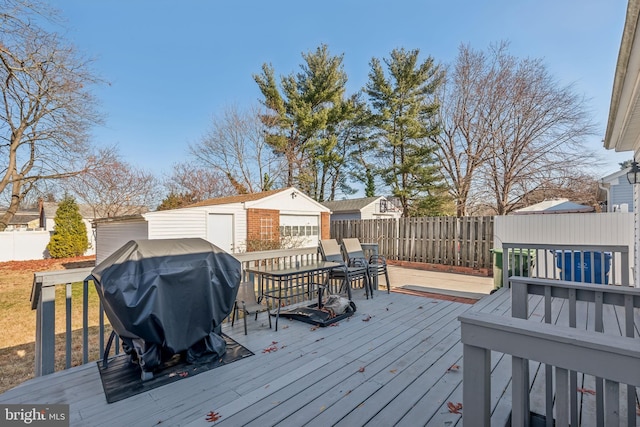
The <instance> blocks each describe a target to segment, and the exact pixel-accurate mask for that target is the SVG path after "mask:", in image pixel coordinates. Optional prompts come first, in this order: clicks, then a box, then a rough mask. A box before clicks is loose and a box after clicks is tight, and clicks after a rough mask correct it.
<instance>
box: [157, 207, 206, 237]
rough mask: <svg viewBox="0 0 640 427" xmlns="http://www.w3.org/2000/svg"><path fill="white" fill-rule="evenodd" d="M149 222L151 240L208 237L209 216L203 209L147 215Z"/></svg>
mask: <svg viewBox="0 0 640 427" xmlns="http://www.w3.org/2000/svg"><path fill="white" fill-rule="evenodd" d="M145 218H146V219H147V221H148V222H149V239H181V238H188V237H200V238H202V239H205V238H206V237H207V216H206V211H205V210H204V209H202V208H192V209H176V210H169V211H159V212H154V215H149V214H145Z"/></svg>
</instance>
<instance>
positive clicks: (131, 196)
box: [69, 149, 158, 218]
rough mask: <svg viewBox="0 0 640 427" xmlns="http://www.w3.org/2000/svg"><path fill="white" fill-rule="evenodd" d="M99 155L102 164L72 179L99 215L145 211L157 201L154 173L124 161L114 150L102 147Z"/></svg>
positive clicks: (85, 201)
mask: <svg viewBox="0 0 640 427" xmlns="http://www.w3.org/2000/svg"><path fill="white" fill-rule="evenodd" d="M99 156H100V160H99V163H100V164H101V165H102V167H100V168H95V169H91V170H89V171H87V172H85V173H83V174H79V175H77V176H76V177H73V178H71V179H70V180H69V184H70V188H71V189H72V191H73V192H74V193H75V194H76V195H77V197H78V199H79V200H81V201H82V202H83V203H85V204H87V205H89V206H91V208H92V209H93V213H94V216H95V217H96V218H104V217H114V216H123V215H133V214H138V213H144V212H147V211H148V210H149V208H150V207H151V206H154V205H155V204H157V200H158V180H157V179H156V178H155V176H153V174H151V173H149V172H146V171H144V170H142V169H139V168H136V167H135V166H133V165H130V164H128V163H126V162H124V161H122V160H121V159H120V158H119V156H118V155H117V154H116V153H114V152H113V151H112V150H108V149H105V150H102V151H101V152H100V154H99Z"/></svg>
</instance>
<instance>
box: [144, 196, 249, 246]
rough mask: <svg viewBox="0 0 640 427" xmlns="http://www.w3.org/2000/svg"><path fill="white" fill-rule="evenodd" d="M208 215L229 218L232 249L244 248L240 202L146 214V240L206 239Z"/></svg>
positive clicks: (245, 227)
mask: <svg viewBox="0 0 640 427" xmlns="http://www.w3.org/2000/svg"><path fill="white" fill-rule="evenodd" d="M211 213H213V214H216V213H217V214H232V215H233V221H234V223H233V225H234V241H233V247H234V248H238V249H242V248H244V247H245V245H246V240H247V224H246V218H247V215H246V212H245V210H244V208H243V206H242V204H241V203H233V204H229V205H217V206H199V207H194V208H184V209H174V210H169V211H158V212H150V213H147V214H145V218H146V219H147V220H148V221H149V239H180V238H188V237H199V238H201V239H205V240H207V237H208V231H207V216H208V215H209V214H211Z"/></svg>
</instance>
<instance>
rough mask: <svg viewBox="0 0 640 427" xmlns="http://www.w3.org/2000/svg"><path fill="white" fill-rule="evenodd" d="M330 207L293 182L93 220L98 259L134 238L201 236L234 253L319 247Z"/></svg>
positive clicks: (324, 233) (326, 230)
mask: <svg viewBox="0 0 640 427" xmlns="http://www.w3.org/2000/svg"><path fill="white" fill-rule="evenodd" d="M329 214H330V210H329V209H328V208H327V207H325V206H323V205H321V204H320V203H318V202H316V201H315V200H313V199H312V198H310V197H308V196H307V195H305V194H304V193H302V192H301V191H300V190H298V189H296V188H294V187H289V188H285V189H280V190H273V191H265V192H262V193H254V194H242V195H237V196H229V197H222V198H216V199H209V200H205V201H202V202H199V203H196V204H193V205H191V206H188V207H186V208H181V209H171V210H165V211H156V212H148V213H145V214H142V215H137V216H134V217H126V218H106V219H99V220H96V221H94V229H95V233H96V262H98V263H99V262H100V261H101V260H103V259H105V258H106V257H107V256H109V255H110V254H111V253H112V252H113V251H115V250H116V249H118V248H119V247H121V246H122V245H124V244H125V243H127V242H128V241H129V240H132V239H143V238H148V239H172V238H185V237H200V238H203V239H206V240H208V241H210V242H211V243H213V244H214V245H216V246H218V247H219V248H221V249H224V250H225V251H228V252H229V253H241V252H249V251H255V250H265V249H276V248H281V247H284V248H291V247H315V246H317V245H318V240H319V239H320V238H329Z"/></svg>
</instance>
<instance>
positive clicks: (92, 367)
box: [0, 289, 638, 427]
mask: <svg viewBox="0 0 640 427" xmlns="http://www.w3.org/2000/svg"><path fill="white" fill-rule="evenodd" d="M356 294H360V292H356ZM355 299H356V304H357V307H358V310H357V312H356V313H355V314H354V315H353V316H352V317H350V318H348V319H345V320H343V321H341V322H339V323H338V324H337V326H334V327H325V328H314V327H312V326H311V325H309V324H306V323H303V322H299V321H292V320H288V319H284V318H282V319H280V328H279V329H280V330H279V331H278V332H275V331H274V330H273V329H269V327H268V322H267V320H266V316H265V315H264V314H261V315H260V316H259V318H258V321H257V322H256V321H254V319H253V318H250V319H248V322H247V323H248V328H249V333H248V335H244V333H243V325H242V322H237V323H236V324H235V325H234V326H233V327H231V325H230V324H228V323H225V324H224V325H223V332H224V333H225V334H227V335H229V336H231V337H232V338H233V339H235V340H236V341H238V342H239V343H240V344H242V345H244V346H245V347H247V348H248V349H249V350H251V351H252V352H254V356H251V357H248V358H246V359H243V360H239V361H236V362H233V363H231V364H229V365H224V366H221V367H218V368H215V369H213V370H211V371H208V372H204V373H201V374H199V375H197V376H194V377H191V378H185V379H182V380H180V381H177V382H175V383H171V384H168V385H165V386H162V387H159V388H156V389H153V390H150V391H147V392H144V393H141V394H139V395H136V396H133V397H130V398H128V399H125V400H122V401H119V402H115V403H113V404H107V403H106V399H105V397H104V393H103V391H102V384H101V382H100V376H99V372H98V369H97V366H96V364H95V362H92V363H89V364H87V365H84V366H80V367H76V368H72V369H69V370H66V371H62V372H57V373H55V374H52V375H48V376H45V377H40V378H35V379H32V380H29V381H27V382H25V383H24V384H22V385H20V386H18V387H16V388H14V389H12V390H9V391H7V392H5V393H4V394H2V395H0V403H49V404H50V403H69V404H70V405H71V406H70V412H71V413H70V415H71V423H72V425H74V426H76V425H80V426H83V425H87V426H101V425H104V426H112V425H132V426H137V425H142V426H146V425H149V426H151V425H156V424H158V423H160V425H172V426H174V425H176V426H180V425H190V426H209V425H211V423H208V422H207V421H206V420H205V417H206V414H207V413H208V412H210V411H214V412H218V413H219V414H220V416H221V418H220V420H219V421H217V422H216V423H215V424H216V425H217V426H237V425H243V426H260V427H263V426H271V425H278V426H296V427H297V426H302V425H306V426H322V427H324V426H329V425H338V426H354V425H370V426H380V425H398V426H417V425H451V426H455V425H462V418H461V415H460V414H455V413H451V412H450V411H449V410H448V408H447V403H448V402H453V403H457V402H461V401H462V383H461V381H462V372H463V370H464V366H463V361H462V344H461V342H460V324H459V322H458V321H457V317H458V316H459V315H461V314H463V313H465V312H466V311H480V312H485V313H492V314H496V315H500V316H510V315H511V298H510V292H509V290H508V289H502V290H500V291H498V292H496V293H495V294H493V295H490V296H487V297H485V298H483V299H481V300H479V301H478V302H477V303H476V304H474V305H468V304H462V303H459V302H451V301H446V300H442V299H433V298H425V297H420V296H414V295H405V294H400V293H391V294H386V292H377V293H376V295H375V298H373V299H369V300H366V299H364V296H363V295H355ZM552 306H553V310H554V315H555V317H554V319H553V322H554V323H559V324H567V323H568V308H567V307H568V304H564V302H563V301H562V300H553V302H552ZM543 313H544V304H543V302H542V298H541V297H538V296H530V300H529V314H530V316H529V319H530V320H539V321H543ZM620 319H621V317H620V313H619V312H618V313H616V311H615V310H611V311H610V312H607V314H606V316H605V333H612V334H620V330H623V329H622V325H621V324H620ZM636 319H638V317H637V313H636ZM577 322H578V325H579V326H581V327H586V328H587V329H588V328H591V329H593V325H594V319H593V312H592V310H589V309H588V307H587V306H586V305H585V306H584V307H580V309H579V310H578V318H577ZM636 328H637V325H636ZM271 346H276V347H277V351H276V352H264V351H263V350H265V349H266V348H268V347H271ZM453 365H457V366H458V368H457V369H456V368H454V369H450V368H451V367H452V366H453ZM538 365H539V364H537V365H536V364H534V363H533V362H532V365H531V381H532V390H533V391H534V393H533V395H532V405H531V406H532V410H536V411H543V408H544V398H542V397H540V396H542V395H541V394H540V391H541V390H544V368H538ZM491 367H492V389H491V405H492V424H493V425H504V424H505V422H506V421H507V419H508V418H509V414H510V412H511V358H510V357H508V356H504V355H503V354H500V353H495V352H494V353H492V360H491ZM578 381H579V383H578V384H579V386H584V387H589V386H590V385H591V386H592V382H593V378H589V377H588V376H585V377H584V378H583V377H582V376H579V378H578ZM581 400H582V402H581V405H582V409H583V410H590V409H592V407H593V402H594V401H595V399H594V398H593V396H591V395H586V394H585V395H583V396H582V399H581ZM583 421H585V423H584V424H583V425H588V423H589V422H591V421H592V419H585V420H583Z"/></svg>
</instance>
